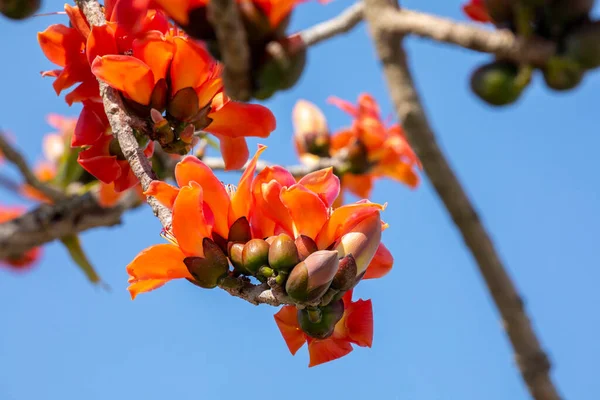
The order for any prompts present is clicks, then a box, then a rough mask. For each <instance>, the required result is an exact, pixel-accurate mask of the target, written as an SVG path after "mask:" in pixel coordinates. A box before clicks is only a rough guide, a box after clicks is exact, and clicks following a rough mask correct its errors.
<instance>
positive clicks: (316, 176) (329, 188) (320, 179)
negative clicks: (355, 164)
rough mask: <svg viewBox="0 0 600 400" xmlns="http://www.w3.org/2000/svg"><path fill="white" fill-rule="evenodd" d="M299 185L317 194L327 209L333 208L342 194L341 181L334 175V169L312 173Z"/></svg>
mask: <svg viewBox="0 0 600 400" xmlns="http://www.w3.org/2000/svg"><path fill="white" fill-rule="evenodd" d="M298 184H299V185H302V186H304V187H305V188H307V189H308V190H310V191H313V192H315V193H317V194H318V195H319V196H320V197H321V199H322V200H324V202H325V204H326V205H327V207H331V205H332V204H333V202H334V201H335V199H336V198H337V197H338V195H339V194H340V179H339V178H338V177H337V176H335V175H334V173H333V168H332V167H330V168H325V169H322V170H319V171H315V172H311V173H310V174H308V175H306V176H304V177H303V178H302V179H300V180H299V181H298Z"/></svg>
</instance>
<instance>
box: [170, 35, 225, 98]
mask: <svg viewBox="0 0 600 400" xmlns="http://www.w3.org/2000/svg"><path fill="white" fill-rule="evenodd" d="M173 41H174V43H175V54H174V55H173V62H172V63H171V72H170V74H171V96H173V95H174V94H175V93H177V92H178V91H179V90H181V89H183V88H186V87H191V88H194V89H195V88H197V87H199V86H201V85H202V84H203V83H204V82H205V81H206V80H207V79H208V78H209V76H210V72H211V68H212V64H213V63H214V62H215V61H214V60H213V59H212V57H211V56H210V54H209V53H208V51H207V50H206V49H205V48H204V47H202V46H200V45H199V44H197V43H195V42H193V41H192V40H191V39H186V38H183V37H179V36H177V37H175V38H174V39H173ZM190 65H193V66H194V68H190Z"/></svg>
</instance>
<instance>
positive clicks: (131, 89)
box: [92, 55, 154, 105]
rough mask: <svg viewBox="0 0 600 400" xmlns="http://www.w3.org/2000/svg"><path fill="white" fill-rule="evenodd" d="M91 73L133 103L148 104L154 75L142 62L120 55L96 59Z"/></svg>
mask: <svg viewBox="0 0 600 400" xmlns="http://www.w3.org/2000/svg"><path fill="white" fill-rule="evenodd" d="M92 72H93V73H94V75H96V77H97V78H98V79H101V80H103V81H104V82H106V83H108V84H109V85H110V86H111V87H113V88H114V89H117V90H119V91H121V92H123V93H125V94H126V95H127V96H128V97H129V98H130V99H132V100H133V101H135V102H137V103H139V104H142V105H146V104H148V103H149V102H150V97H151V96H152V90H153V89H154V75H153V74H152V70H151V69H150V67H149V66H147V65H146V64H145V63H144V62H143V61H142V60H139V59H137V58H135V57H131V56H121V55H107V56H103V57H97V58H96V59H95V60H94V62H93V63H92Z"/></svg>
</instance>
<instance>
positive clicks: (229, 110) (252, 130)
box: [205, 93, 277, 138]
mask: <svg viewBox="0 0 600 400" xmlns="http://www.w3.org/2000/svg"><path fill="white" fill-rule="evenodd" d="M208 116H209V118H211V119H212V122H211V123H210V124H209V125H208V127H206V129H205V130H206V131H207V132H210V133H213V134H217V135H222V136H229V137H242V136H252V137H261V138H266V137H268V136H269V135H270V134H271V132H273V131H274V130H275V128H276V126H277V124H276V121H275V116H274V115H273V113H272V112H271V110H269V109H268V108H266V107H264V106H261V105H259V104H247V103H238V102H236V101H231V100H229V99H228V98H226V96H225V94H224V93H218V94H217V95H216V96H215V97H214V99H213V102H212V106H211V112H210V113H209V114H208Z"/></svg>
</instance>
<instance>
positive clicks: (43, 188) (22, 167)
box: [0, 132, 66, 201]
mask: <svg viewBox="0 0 600 400" xmlns="http://www.w3.org/2000/svg"><path fill="white" fill-rule="evenodd" d="M0 152H2V154H3V155H4V157H5V158H6V159H7V160H8V161H10V162H11V163H13V164H14V165H15V166H16V167H17V168H18V169H19V172H20V173H21V175H23V178H24V179H25V181H26V182H27V183H28V184H29V185H30V186H31V187H33V188H34V189H36V190H37V191H39V192H41V193H43V194H44V195H45V196H46V197H48V198H49V199H52V200H53V201H59V200H62V199H64V198H65V197H66V195H65V194H64V193H63V192H61V191H60V190H58V189H56V188H54V187H52V186H50V185H46V184H45V183H42V182H40V180H39V179H38V178H37V177H36V176H35V174H34V173H33V171H32V170H31V169H30V168H29V165H28V164H27V161H25V158H24V157H23V156H22V155H21V153H19V151H17V150H16V149H15V148H13V147H12V146H11V144H10V143H8V141H7V140H6V138H5V137H4V134H3V133H2V132H0Z"/></svg>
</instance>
